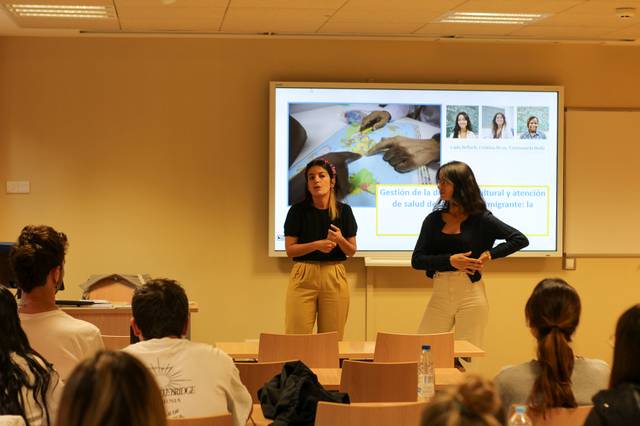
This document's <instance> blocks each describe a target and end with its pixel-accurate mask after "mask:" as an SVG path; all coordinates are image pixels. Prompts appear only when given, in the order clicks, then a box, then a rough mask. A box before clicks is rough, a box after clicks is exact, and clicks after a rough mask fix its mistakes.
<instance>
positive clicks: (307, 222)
mask: <svg viewBox="0 0 640 426" xmlns="http://www.w3.org/2000/svg"><path fill="white" fill-rule="evenodd" d="M305 177H306V181H307V185H306V191H305V193H306V197H305V199H304V200H303V201H301V202H299V203H296V204H294V205H292V206H291V209H289V213H288V214H287V219H286V221H285V223H284V235H285V249H286V251H287V256H289V257H290V258H293V260H294V262H295V263H294V265H293V268H292V270H291V274H290V276H289V288H288V289H287V301H286V312H285V331H286V333H288V334H309V333H311V332H312V331H313V325H314V324H315V321H316V316H317V317H318V333H324V332H328V331H337V332H338V338H339V339H340V340H342V337H343V335H344V325H345V323H346V322H347V314H348V312H349V284H348V282H347V274H346V271H345V268H344V264H343V262H344V260H346V258H347V257H351V256H353V255H354V254H355V252H356V232H357V230H358V225H357V224H356V220H355V218H354V217H353V212H352V211H351V207H349V205H347V204H343V203H340V202H338V201H337V200H336V191H337V188H336V185H337V182H336V169H335V167H334V166H333V165H332V164H331V163H329V162H328V161H327V160H324V159H316V160H313V161H311V162H310V163H309V164H307V167H306V168H305Z"/></svg>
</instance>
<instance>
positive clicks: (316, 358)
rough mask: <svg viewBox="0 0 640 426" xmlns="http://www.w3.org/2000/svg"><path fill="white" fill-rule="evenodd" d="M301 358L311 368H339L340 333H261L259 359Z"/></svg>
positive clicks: (281, 359)
mask: <svg viewBox="0 0 640 426" xmlns="http://www.w3.org/2000/svg"><path fill="white" fill-rule="evenodd" d="M289 359H299V360H300V361H302V362H304V363H305V364H306V365H307V367H309V368H338V367H340V361H339V357H338V333H337V332H335V331H333V332H330V333H318V334H272V333H262V334H260V342H259V344H258V361H259V362H269V361H284V360H289Z"/></svg>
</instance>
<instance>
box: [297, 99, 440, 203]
mask: <svg viewBox="0 0 640 426" xmlns="http://www.w3.org/2000/svg"><path fill="white" fill-rule="evenodd" d="M440 116H441V106H440V105H408V104H387V105H380V104H365V103H348V104H319V103H306V104H290V105H289V203H290V204H293V203H295V202H298V201H300V200H302V199H303V198H304V196H305V176H304V168H305V166H306V165H307V163H308V162H309V161H311V160H314V159H316V158H320V157H322V158H325V159H327V160H328V161H330V162H331V163H333V164H334V165H335V166H336V174H337V179H336V180H337V186H338V187H339V190H338V192H337V194H336V195H337V197H338V200H340V201H343V202H346V203H348V204H349V205H351V206H354V207H375V202H376V200H375V194H376V191H375V188H376V185H377V184H427V183H435V171H436V170H437V166H438V164H439V161H440Z"/></svg>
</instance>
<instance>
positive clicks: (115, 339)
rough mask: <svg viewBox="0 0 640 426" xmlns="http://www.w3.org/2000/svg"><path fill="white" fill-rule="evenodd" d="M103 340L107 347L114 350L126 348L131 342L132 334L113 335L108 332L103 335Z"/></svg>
mask: <svg viewBox="0 0 640 426" xmlns="http://www.w3.org/2000/svg"><path fill="white" fill-rule="evenodd" d="M102 341H103V342H104V347H105V349H111V350H114V351H117V350H120V349H122V348H126V347H127V346H129V345H130V344H131V337H130V336H112V335H108V334H103V335H102Z"/></svg>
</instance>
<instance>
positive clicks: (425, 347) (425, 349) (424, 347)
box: [422, 345, 431, 351]
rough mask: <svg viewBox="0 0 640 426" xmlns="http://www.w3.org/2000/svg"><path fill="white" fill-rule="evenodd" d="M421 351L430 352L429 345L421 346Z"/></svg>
mask: <svg viewBox="0 0 640 426" xmlns="http://www.w3.org/2000/svg"><path fill="white" fill-rule="evenodd" d="M422 350H423V351H430V350H431V345H422Z"/></svg>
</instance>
